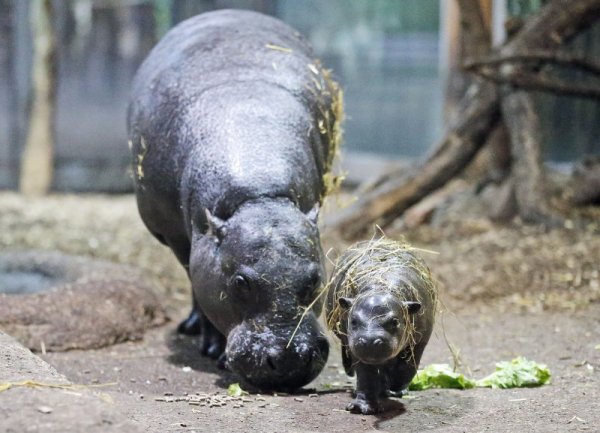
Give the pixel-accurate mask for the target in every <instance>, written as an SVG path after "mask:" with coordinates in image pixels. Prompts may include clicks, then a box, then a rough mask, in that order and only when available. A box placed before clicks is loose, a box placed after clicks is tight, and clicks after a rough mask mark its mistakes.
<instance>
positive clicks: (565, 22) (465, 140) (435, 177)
mask: <svg viewBox="0 0 600 433" xmlns="http://www.w3.org/2000/svg"><path fill="white" fill-rule="evenodd" d="M599 17H600V0H552V1H551V2H549V3H547V4H546V5H545V6H543V7H542V9H540V11H538V12H537V13H536V14H535V15H534V16H532V17H531V18H530V19H528V20H527V22H526V23H525V24H524V26H523V28H522V29H521V30H519V31H518V32H517V33H516V34H515V36H514V37H513V39H511V41H510V42H508V43H507V44H506V45H505V46H504V47H503V48H502V49H501V50H500V52H499V54H500V55H502V56H510V55H514V54H515V53H522V52H524V51H528V50H542V51H543V50H552V49H555V48H556V47H558V46H559V45H560V44H562V43H564V42H565V41H566V40H568V39H570V38H571V37H573V36H574V35H576V34H577V33H579V32H580V31H582V30H583V29H585V28H587V27H589V25H591V24H592V23H593V22H595V21H597V20H598V18H599ZM464 102H465V103H464V104H462V107H461V109H459V113H460V114H459V116H458V118H459V121H458V122H456V123H455V124H454V125H452V126H451V128H450V129H449V131H448V132H447V133H446V135H445V137H444V138H443V140H442V141H441V143H440V144H439V146H438V147H437V148H436V150H435V151H434V153H433V154H432V155H431V156H430V157H429V158H428V159H427V160H425V161H424V163H422V164H420V165H419V166H418V167H417V168H416V169H415V170H412V171H411V172H410V173H408V174H407V175H406V176H402V177H400V178H393V179H391V180H390V181H388V182H384V183H382V184H381V185H379V186H378V187H377V188H376V189H374V190H373V191H371V192H369V193H367V194H365V195H364V196H363V197H360V198H359V199H358V200H357V201H356V202H355V203H354V204H353V205H351V206H349V207H348V208H346V209H343V210H342V211H340V212H339V213H338V214H337V215H333V216H332V218H330V219H329V220H328V221H327V225H328V226H329V227H332V228H333V229H334V230H336V231H338V232H339V233H340V234H341V235H342V236H344V237H345V238H355V237H357V236H358V235H361V234H363V233H365V232H367V231H369V228H370V227H371V225H372V224H373V223H375V222H377V221H378V220H381V219H383V223H384V224H385V223H388V222H390V221H391V220H393V219H394V218H395V217H397V216H398V215H401V214H402V213H403V212H404V211H405V210H406V209H407V208H408V207H409V206H410V205H412V204H414V203H416V202H418V201H419V200H421V199H422V198H423V197H425V196H426V195H427V194H429V193H430V192H432V191H434V190H435V189H437V188H440V187H442V186H444V185H445V183H446V182H447V181H448V180H450V179H452V178H453V177H454V176H455V175H456V174H458V173H460V172H461V171H462V170H463V169H464V167H465V166H466V165H467V164H468V163H469V162H470V161H471V160H472V159H473V156H474V155H475V154H476V153H477V151H478V150H479V148H480V147H481V146H482V145H483V143H484V142H485V139H486V138H487V135H488V134H489V132H490V130H491V129H492V127H493V126H494V125H495V123H496V120H497V119H498V116H499V105H500V104H499V97H498V96H497V91H496V89H495V86H494V85H493V84H491V83H476V84H475V85H473V87H472V88H471V89H470V90H469V91H468V92H467V95H466V97H465V99H464ZM509 102H510V101H506V104H509ZM513 102H514V103H515V104H516V105H517V106H515V107H512V108H514V109H515V110H516V109H519V107H518V104H519V103H520V102H521V101H519V100H516V101H513ZM511 136H513V137H516V134H513V133H511ZM533 163H535V161H533ZM536 182H537V179H536ZM528 187H529V186H528ZM529 189H530V190H532V191H537V186H536V185H532V187H531V188H529ZM523 196H524V195H523ZM532 212H533V211H532Z"/></svg>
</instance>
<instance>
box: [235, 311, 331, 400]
mask: <svg viewBox="0 0 600 433" xmlns="http://www.w3.org/2000/svg"><path fill="white" fill-rule="evenodd" d="M294 328H295V324H294V326H291V325H286V326H281V325H277V324H275V325H266V324H263V325H261V324H256V322H253V323H252V324H249V323H247V322H244V323H242V324H240V325H238V326H237V327H235V328H234V329H233V330H232V331H231V332H230V334H229V336H228V338H227V349H226V353H227V363H228V364H229V367H230V368H231V369H232V370H233V371H234V372H235V373H237V374H239V375H240V376H242V378H243V379H244V380H245V381H246V382H248V383H249V384H251V385H253V386H255V387H257V388H259V389H260V390H279V391H283V390H292V389H296V388H300V387H302V386H304V385H306V384H308V383H309V382H311V381H312V380H313V379H315V378H316V377H317V375H318V374H319V373H320V372H321V370H322V369H323V367H324V366H325V363H326V362H327V356H328V354H329V344H328V342H327V339H326V338H325V337H324V336H323V334H322V332H321V329H320V327H319V325H318V324H317V322H316V318H313V319H312V320H309V321H307V320H306V319H305V321H304V322H303V324H302V325H301V326H300V327H299V328H298V330H297V332H296V334H295V335H294V338H293V339H292V340H291V341H290V338H291V337H292V334H293V331H294ZM288 343H289V344H288Z"/></svg>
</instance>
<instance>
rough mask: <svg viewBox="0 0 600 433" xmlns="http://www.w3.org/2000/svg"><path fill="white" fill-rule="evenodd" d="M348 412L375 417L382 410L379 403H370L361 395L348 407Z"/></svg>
mask: <svg viewBox="0 0 600 433" xmlns="http://www.w3.org/2000/svg"><path fill="white" fill-rule="evenodd" d="M346 410H347V411H350V412H352V413H361V414H363V415H373V414H375V413H379V412H381V410H382V407H381V405H380V404H379V401H377V400H374V401H369V400H367V399H366V398H365V397H364V396H361V395H359V396H358V397H356V398H355V399H354V400H352V401H351V402H350V403H348V405H347V406H346Z"/></svg>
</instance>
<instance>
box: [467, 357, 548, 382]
mask: <svg viewBox="0 0 600 433" xmlns="http://www.w3.org/2000/svg"><path fill="white" fill-rule="evenodd" d="M548 380H550V370H548V368H547V367H546V366H545V365H543V364H538V363H537V362H535V361H529V360H528V359H525V358H523V357H518V358H515V359H513V360H512V361H502V362H499V363H497V364H496V371H494V372H493V373H492V374H490V375H489V376H486V377H484V378H483V379H481V380H478V381H477V382H476V384H477V386H479V387H491V388H518V387H531V386H541V385H543V384H545V383H546V382H548Z"/></svg>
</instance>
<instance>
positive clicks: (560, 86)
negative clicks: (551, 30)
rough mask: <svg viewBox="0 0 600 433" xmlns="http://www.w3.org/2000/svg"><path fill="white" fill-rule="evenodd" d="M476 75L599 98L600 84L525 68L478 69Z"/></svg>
mask: <svg viewBox="0 0 600 433" xmlns="http://www.w3.org/2000/svg"><path fill="white" fill-rule="evenodd" d="M477 75H479V76H481V77H483V78H485V79H486V80H489V81H491V82H493V83H496V84H510V85H513V86H516V87H520V88H521V89H524V90H541V91H545V92H552V93H556V94H559V95H565V96H576V97H579V98H586V99H600V85H598V86H595V85H593V84H592V85H583V84H576V83H573V82H566V81H564V80H560V79H557V78H554V77H551V76H549V75H547V74H542V73H537V72H534V71H527V70H521V69H518V70H515V69H511V70H510V71H502V72H500V71H495V70H485V69H483V70H480V71H478V72H477Z"/></svg>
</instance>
